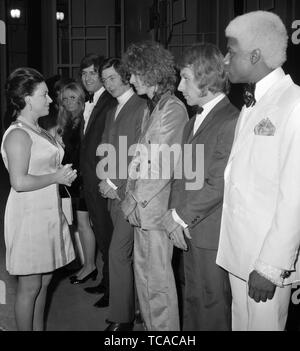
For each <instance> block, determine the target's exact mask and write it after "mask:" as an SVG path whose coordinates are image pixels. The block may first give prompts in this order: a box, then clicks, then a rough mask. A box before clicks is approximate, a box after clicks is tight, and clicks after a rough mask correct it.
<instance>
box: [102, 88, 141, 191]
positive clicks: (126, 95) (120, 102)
mask: <svg viewBox="0 0 300 351" xmlns="http://www.w3.org/2000/svg"><path fill="white" fill-rule="evenodd" d="M133 94H134V91H133V89H132V88H130V89H128V90H126V91H125V93H123V94H122V95H121V96H119V97H117V100H118V106H117V109H116V113H115V116H114V118H115V120H116V118H117V117H118V114H119V112H120V111H121V109H122V108H123V106H124V105H125V104H126V102H127V101H128V100H129V99H130V98H131V97H132V95H133ZM106 182H107V184H108V185H109V186H111V187H112V188H113V189H114V190H117V189H118V187H117V186H116V185H115V184H114V183H113V182H112V181H111V180H110V179H109V178H106Z"/></svg>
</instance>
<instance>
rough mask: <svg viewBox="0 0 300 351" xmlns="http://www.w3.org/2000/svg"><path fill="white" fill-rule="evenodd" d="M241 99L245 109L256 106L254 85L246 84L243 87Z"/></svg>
mask: <svg viewBox="0 0 300 351" xmlns="http://www.w3.org/2000/svg"><path fill="white" fill-rule="evenodd" d="M243 97H244V102H245V105H246V107H253V106H254V105H255V104H256V100H255V83H250V84H246V85H245V86H244V93H243Z"/></svg>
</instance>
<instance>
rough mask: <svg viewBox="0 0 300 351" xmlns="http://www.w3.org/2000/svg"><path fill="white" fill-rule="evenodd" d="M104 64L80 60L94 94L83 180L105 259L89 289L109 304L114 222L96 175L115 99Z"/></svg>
mask: <svg viewBox="0 0 300 351" xmlns="http://www.w3.org/2000/svg"><path fill="white" fill-rule="evenodd" d="M102 64H103V58H102V57H101V56H99V55H96V54H88V55H87V56H85V57H84V58H83V59H82V60H81V63H80V73H81V79H82V83H83V85H84V87H85V89H86V91H87V92H88V93H89V96H90V99H89V101H87V102H86V103H85V109H84V122H83V124H82V135H81V137H82V141H81V149H80V171H81V176H82V180H83V196H84V200H85V202H86V206H87V209H88V212H89V215H90V218H91V222H92V225H93V231H94V234H95V238H96V242H97V246H98V249H99V251H100V253H101V254H102V260H103V269H102V281H101V283H100V284H99V286H97V287H88V288H85V290H86V291H87V292H89V293H104V296H103V301H102V307H106V306H108V290H109V275H108V249H109V244H110V240H111V235H112V223H111V219H110V216H109V213H108V210H107V200H106V199H104V198H103V197H102V196H101V195H100V194H99V191H98V183H99V179H98V177H97V175H96V166H97V163H98V161H99V158H98V157H97V156H96V149H97V147H98V145H99V144H100V143H101V139H102V134H103V131H104V126H105V119H106V114H107V112H108V110H109V109H110V107H111V106H112V104H113V103H114V102H115V99H114V98H113V97H112V96H111V95H110V94H109V93H108V92H107V91H106V90H105V89H104V87H103V85H102V82H101V77H100V71H101V66H102ZM90 245H91V244H90ZM98 305H99V304H98ZM97 307H100V306H97Z"/></svg>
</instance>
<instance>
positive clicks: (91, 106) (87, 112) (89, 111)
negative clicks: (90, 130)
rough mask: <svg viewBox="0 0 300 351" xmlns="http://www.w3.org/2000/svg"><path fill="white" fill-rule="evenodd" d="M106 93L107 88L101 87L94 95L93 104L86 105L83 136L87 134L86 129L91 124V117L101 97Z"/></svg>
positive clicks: (87, 103)
mask: <svg viewBox="0 0 300 351" xmlns="http://www.w3.org/2000/svg"><path fill="white" fill-rule="evenodd" d="M104 92H105V88H104V87H101V88H100V89H99V90H97V91H96V92H95V93H94V99H93V102H89V101H87V102H86V103H85V105H84V112H83V118H84V128H83V134H84V133H85V130H86V127H87V125H88V123H89V119H90V117H91V114H92V111H93V109H94V107H95V105H96V104H97V102H98V100H99V98H100V96H101V95H102V94H103V93H104Z"/></svg>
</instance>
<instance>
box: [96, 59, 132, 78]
mask: <svg viewBox="0 0 300 351" xmlns="http://www.w3.org/2000/svg"><path fill="white" fill-rule="evenodd" d="M110 67H113V68H114V69H115V70H116V72H117V73H118V74H119V75H120V77H121V79H122V82H123V83H124V84H128V83H129V80H130V73H129V72H128V70H126V69H125V66H124V64H123V63H122V61H121V59H119V58H116V57H112V58H108V59H106V60H104V62H103V65H102V69H101V73H102V72H103V71H104V70H105V69H107V68H110Z"/></svg>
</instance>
